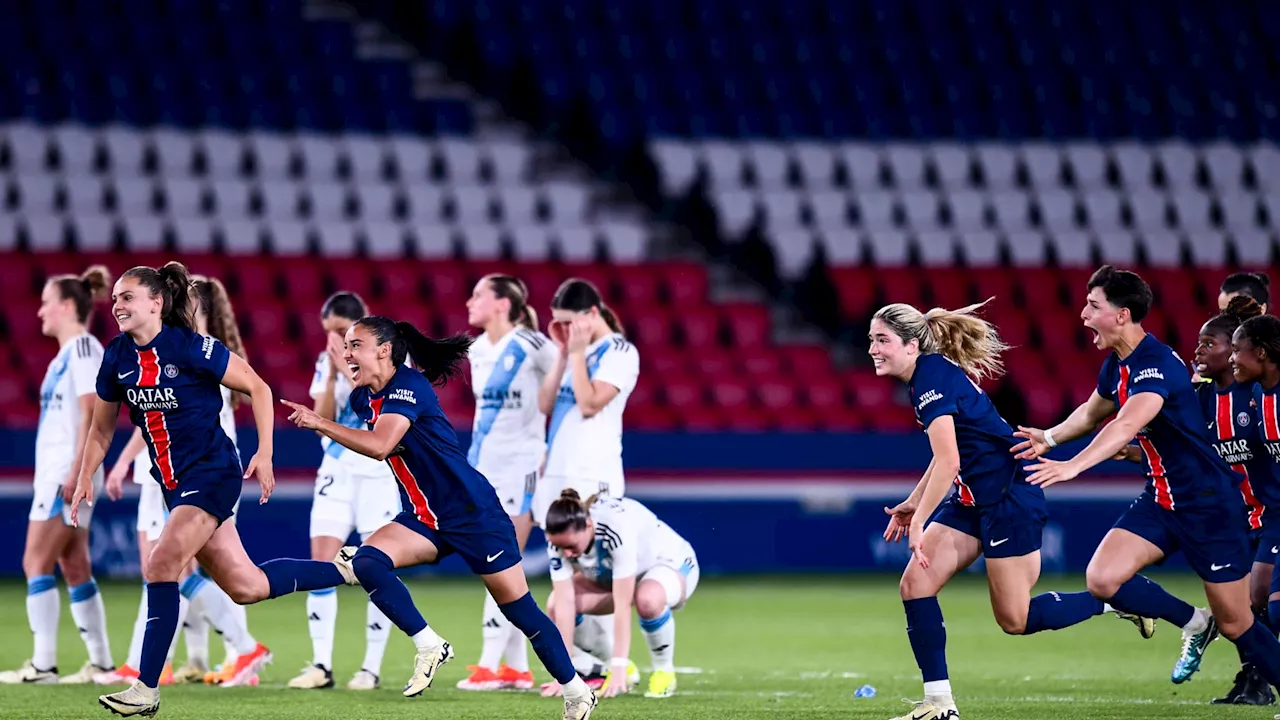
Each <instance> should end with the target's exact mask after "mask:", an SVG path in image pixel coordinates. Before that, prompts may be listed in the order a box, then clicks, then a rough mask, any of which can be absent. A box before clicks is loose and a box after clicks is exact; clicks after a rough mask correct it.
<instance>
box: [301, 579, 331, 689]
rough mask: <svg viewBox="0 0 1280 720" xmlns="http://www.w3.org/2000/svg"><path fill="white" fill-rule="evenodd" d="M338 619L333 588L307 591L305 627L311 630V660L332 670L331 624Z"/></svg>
mask: <svg viewBox="0 0 1280 720" xmlns="http://www.w3.org/2000/svg"><path fill="white" fill-rule="evenodd" d="M337 621H338V594H337V591H335V590H334V588H325V589H324V590H312V591H311V592H309V593H307V628H308V629H309V630H310V631H311V652H312V655H311V662H312V663H314V664H316V665H319V666H321V667H323V668H325V669H326V670H333V626H334V625H335V624H337Z"/></svg>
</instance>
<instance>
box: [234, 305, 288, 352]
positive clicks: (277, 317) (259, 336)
mask: <svg viewBox="0 0 1280 720" xmlns="http://www.w3.org/2000/svg"><path fill="white" fill-rule="evenodd" d="M240 317H242V318H243V319H244V323H245V327H243V328H242V330H243V332H244V334H245V336H246V337H251V338H253V339H254V340H255V341H257V342H258V343H263V342H267V341H270V340H278V339H282V338H283V337H284V336H285V334H286V333H287V332H288V322H287V321H286V319H285V318H286V313H285V310H284V308H283V307H281V306H279V305H276V304H275V303H274V302H270V303H268V302H267V301H266V298H263V299H261V300H259V301H258V302H256V303H253V304H250V305H249V307H248V309H247V310H246V311H245V312H243V313H242V314H241V315H240Z"/></svg>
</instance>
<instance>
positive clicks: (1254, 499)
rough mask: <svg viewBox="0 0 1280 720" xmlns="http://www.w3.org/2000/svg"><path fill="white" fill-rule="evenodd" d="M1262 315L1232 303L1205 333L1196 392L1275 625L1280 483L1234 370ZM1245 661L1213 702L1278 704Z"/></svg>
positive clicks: (1255, 601)
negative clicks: (1243, 328)
mask: <svg viewBox="0 0 1280 720" xmlns="http://www.w3.org/2000/svg"><path fill="white" fill-rule="evenodd" d="M1261 312H1262V308H1261V307H1259V306H1258V303H1257V302H1256V301H1255V300H1253V298H1251V297H1235V298H1232V299H1231V301H1230V304H1229V305H1228V306H1227V308H1226V310H1225V311H1223V312H1222V314H1220V315H1217V316H1216V317H1214V318H1213V319H1211V320H1209V322H1207V323H1205V324H1204V327H1202V328H1201V329H1200V337H1199V341H1198V342H1197V343H1196V352H1195V357H1194V359H1193V364H1194V365H1195V369H1196V373H1197V374H1198V375H1199V376H1200V377H1201V378H1203V379H1204V380H1205V382H1201V383H1199V384H1197V385H1196V386H1195V389H1196V398H1197V399H1198V400H1199V401H1200V412H1201V414H1202V416H1203V417H1204V420H1205V422H1206V424H1207V426H1208V428H1209V436H1210V438H1211V439H1212V441H1213V447H1214V449H1215V450H1217V451H1218V455H1219V456H1220V457H1221V458H1222V459H1223V460H1226V461H1227V463H1229V464H1230V465H1231V469H1232V470H1235V471H1236V474H1237V475H1238V477H1237V480H1238V483H1239V485H1238V487H1239V489H1240V497H1241V499H1242V500H1243V502H1244V506H1245V512H1246V516H1245V518H1246V522H1247V526H1246V527H1247V528H1248V531H1249V533H1250V536H1251V538H1252V540H1253V546H1254V555H1253V567H1252V568H1251V569H1250V571H1249V597H1250V602H1251V604H1252V605H1253V610H1254V614H1255V615H1256V616H1257V617H1258V619H1259V620H1261V621H1264V623H1267V624H1269V621H1267V619H1266V610H1267V592H1268V589H1269V588H1270V587H1271V577H1272V574H1273V573H1272V570H1273V568H1274V566H1275V561H1276V556H1277V554H1278V553H1280V519H1277V518H1274V517H1272V515H1273V514H1274V511H1273V512H1270V513H1269V512H1267V510H1268V508H1275V507H1280V483H1277V482H1276V481H1275V479H1274V478H1273V477H1271V469H1270V468H1269V467H1268V465H1270V464H1272V463H1271V460H1270V458H1268V457H1267V454H1266V452H1264V451H1263V449H1262V446H1261V444H1260V440H1259V438H1260V435H1259V432H1258V428H1259V423H1258V422H1257V418H1256V417H1255V413H1254V411H1252V410H1251V405H1252V403H1253V387H1252V383H1251V382H1249V383H1242V382H1236V379H1235V376H1234V375H1233V374H1232V367H1231V336H1232V335H1233V334H1234V333H1235V331H1236V328H1238V327H1240V323H1241V322H1244V321H1245V320H1247V319H1248V318H1251V317H1254V316H1256V315H1258V314H1260V313H1261ZM1139 455H1140V453H1139ZM1137 461H1138V462H1142V458H1141V457H1140V456H1139V457H1138V458H1137ZM1240 660H1241V663H1242V665H1241V668H1240V672H1238V673H1236V678H1235V683H1234V684H1233V685H1232V687H1231V690H1230V691H1228V692H1227V694H1226V695H1225V696H1224V697H1221V698H1218V699H1216V700H1214V701H1213V702H1214V703H1215V704H1221V705H1271V704H1272V703H1274V702H1275V695H1274V694H1273V693H1272V692H1271V686H1270V685H1268V684H1267V681H1266V680H1264V679H1263V678H1262V676H1261V675H1259V674H1258V671H1257V669H1256V668H1254V667H1253V665H1252V664H1251V663H1249V662H1248V661H1247V660H1246V659H1245V658H1244V656H1243V655H1242V656H1241V658H1240Z"/></svg>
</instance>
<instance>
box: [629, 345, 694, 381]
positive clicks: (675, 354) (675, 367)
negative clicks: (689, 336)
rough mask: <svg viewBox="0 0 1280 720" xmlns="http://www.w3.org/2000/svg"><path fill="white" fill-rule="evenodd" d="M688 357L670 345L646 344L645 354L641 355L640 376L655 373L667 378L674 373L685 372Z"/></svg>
mask: <svg viewBox="0 0 1280 720" xmlns="http://www.w3.org/2000/svg"><path fill="white" fill-rule="evenodd" d="M687 357H688V355H687V354H686V353H684V352H682V351H680V350H678V349H676V348H673V347H670V346H668V345H665V344H662V345H659V344H656V343H645V344H644V352H642V353H640V375H641V376H646V375H649V374H650V373H653V374H655V375H657V376H661V377H666V376H667V375H670V374H672V373H679V372H683V371H684V369H685V365H686V362H685V359H686V358H687Z"/></svg>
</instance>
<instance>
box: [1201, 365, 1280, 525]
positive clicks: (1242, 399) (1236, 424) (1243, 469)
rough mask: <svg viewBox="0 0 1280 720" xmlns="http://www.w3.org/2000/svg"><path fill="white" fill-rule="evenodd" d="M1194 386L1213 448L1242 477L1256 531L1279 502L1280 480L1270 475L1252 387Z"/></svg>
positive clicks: (1251, 519)
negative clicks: (1268, 508) (1271, 507)
mask: <svg viewBox="0 0 1280 720" xmlns="http://www.w3.org/2000/svg"><path fill="white" fill-rule="evenodd" d="M1195 388H1196V398H1197V399H1198V400H1199V401H1200V412H1201V414H1202V415H1203V417H1204V420H1205V424H1206V425H1207V426H1208V428H1209V437H1210V439H1211V440H1212V441H1213V449H1214V450H1217V451H1218V456H1219V457H1221V458H1222V459H1223V460H1226V461H1227V464H1228V465H1230V466H1231V469H1232V470H1234V471H1235V472H1236V474H1237V475H1239V476H1240V478H1239V487H1240V496H1241V498H1243V499H1244V504H1245V507H1246V508H1248V511H1249V528H1250V529H1251V530H1257V529H1258V528H1260V527H1262V525H1263V522H1264V518H1263V515H1264V514H1265V513H1266V510H1267V507H1268V506H1276V505H1277V501H1280V498H1278V497H1277V494H1278V493H1280V483H1277V482H1276V481H1275V479H1274V478H1272V477H1271V469H1270V468H1268V467H1267V465H1266V463H1267V462H1268V459H1267V453H1266V452H1265V451H1264V450H1263V449H1262V444H1261V443H1262V441H1261V436H1260V435H1259V434H1258V425H1259V423H1258V418H1257V414H1256V413H1255V412H1254V411H1253V409H1252V406H1253V388H1252V387H1250V386H1249V385H1241V384H1240V383H1237V382H1233V383H1231V385H1230V386H1228V387H1227V389H1226V390H1219V389H1218V388H1217V386H1215V385H1214V384H1213V383H1211V382H1206V383H1200V384H1199V385H1196V386H1195ZM1266 520H1270V518H1269V517H1268V518H1266Z"/></svg>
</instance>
